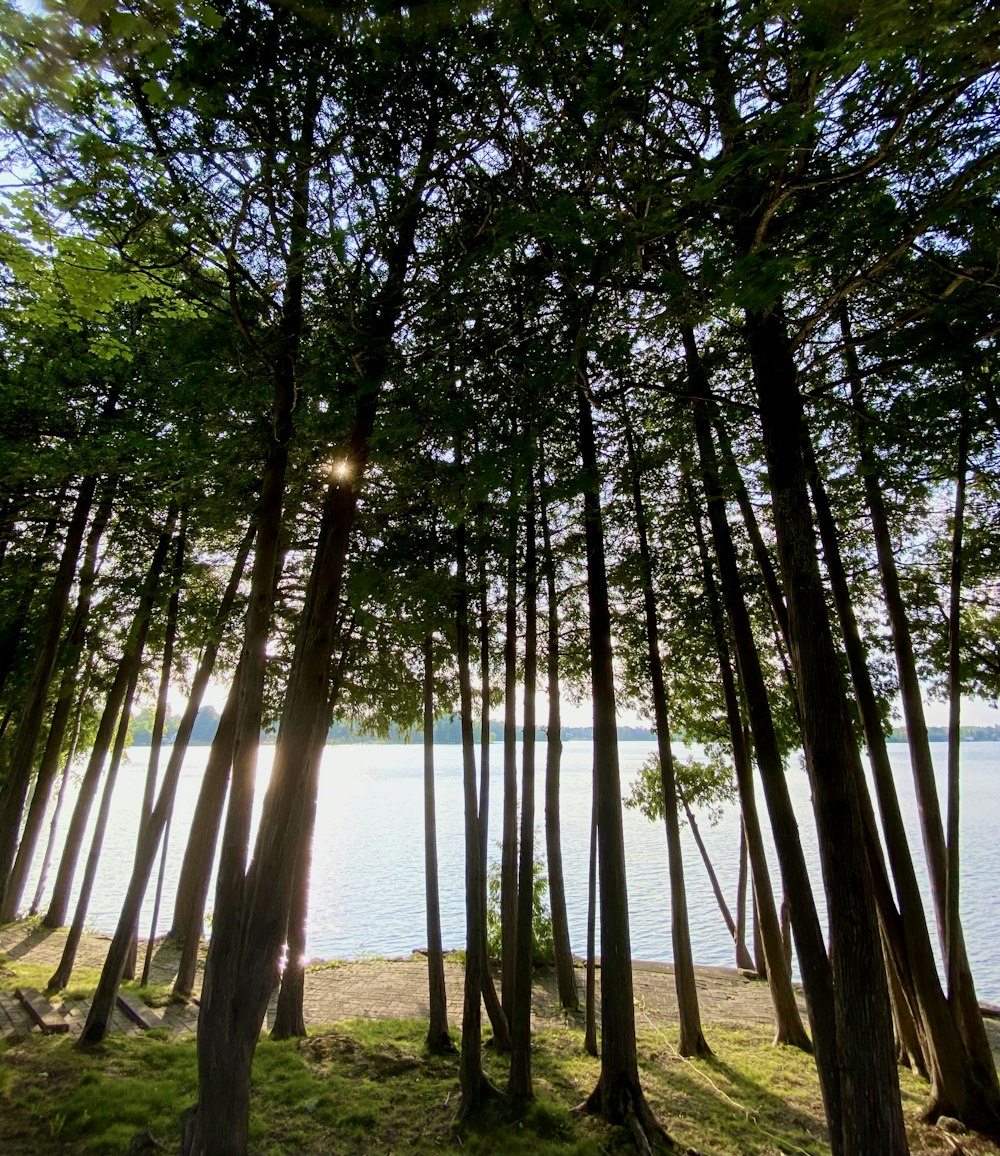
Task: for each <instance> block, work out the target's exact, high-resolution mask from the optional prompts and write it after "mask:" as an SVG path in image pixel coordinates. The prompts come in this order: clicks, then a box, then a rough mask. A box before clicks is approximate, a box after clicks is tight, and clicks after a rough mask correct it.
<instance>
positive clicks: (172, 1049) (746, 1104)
mask: <svg viewBox="0 0 1000 1156" xmlns="http://www.w3.org/2000/svg"><path fill="white" fill-rule="evenodd" d="M425 1031H426V1027H425V1025H424V1024H422V1023H419V1022H415V1021H381V1022H374V1021H362V1020H354V1021H350V1022H348V1023H345V1024H340V1025H337V1026H336V1027H334V1028H331V1029H329V1030H324V1031H320V1032H316V1033H314V1034H311V1035H310V1036H309V1037H308V1038H307V1039H305V1040H301V1041H287V1042H283V1043H272V1042H271V1041H268V1040H264V1041H262V1042H261V1045H260V1047H259V1048H258V1051H257V1057H256V1061H255V1064H254V1095H253V1115H252V1119H251V1128H250V1132H251V1151H252V1152H253V1153H254V1154H256V1156H287V1154H290V1153H294V1154H295V1156H320V1154H322V1156H355V1154H358V1153H367V1152H379V1153H383V1154H385V1156H389V1154H391V1153H404V1152H405V1153H407V1154H408V1156H424V1154H427V1156H430V1154H431V1153H434V1154H440V1153H442V1152H455V1153H458V1152H462V1153H479V1154H483V1156H485V1154H488V1153H496V1154H501V1153H502V1154H504V1156H508V1154H509V1156H521V1154H524V1156H528V1154H537V1156H555V1154H556V1153H559V1154H564V1156H585V1154H586V1156H598V1154H599V1153H607V1154H617V1153H623V1154H624V1153H629V1152H631V1151H633V1149H632V1148H631V1145H630V1142H629V1140H628V1139H627V1137H626V1136H625V1134H624V1133H623V1132H622V1131H620V1130H618V1129H609V1128H606V1127H605V1126H604V1125H603V1124H601V1123H600V1122H599V1121H596V1120H593V1119H590V1118H587V1117H582V1116H578V1115H574V1114H572V1113H571V1109H572V1108H573V1107H574V1106H575V1105H577V1104H579V1103H580V1101H581V1100H582V1099H583V1098H584V1096H585V1095H586V1093H587V1092H589V1091H590V1089H591V1088H592V1087H593V1085H594V1082H595V1081H596V1078H597V1073H598V1065H597V1063H596V1062H595V1061H594V1060H592V1059H590V1058H589V1057H587V1056H585V1055H584V1054H583V1053H582V1052H581V1050H580V1040H579V1037H578V1034H577V1033H575V1032H571V1031H569V1030H566V1031H546V1032H544V1033H542V1034H540V1035H539V1037H538V1038H537V1041H536V1049H535V1054H534V1071H535V1092H536V1099H535V1102H534V1103H533V1104H532V1105H531V1106H529V1108H528V1109H527V1110H526V1111H524V1112H523V1113H520V1114H514V1113H512V1112H511V1111H509V1110H507V1109H505V1108H503V1107H501V1106H497V1107H495V1108H493V1109H491V1110H490V1111H489V1112H488V1113H487V1115H486V1117H485V1118H484V1119H482V1120H481V1121H478V1122H477V1123H476V1124H474V1125H471V1126H465V1127H463V1128H462V1129H460V1130H459V1129H456V1126H455V1110H456V1107H457V1098H458V1064H457V1059H456V1057H453V1056H445V1057H438V1056H430V1055H428V1054H426V1052H425V1051H424V1048H423V1039H424V1033H425ZM712 1045H713V1047H714V1049H715V1055H714V1057H713V1058H711V1059H708V1060H699V1061H687V1060H682V1059H680V1058H679V1057H677V1056H676V1054H675V1052H674V1051H673V1049H672V1047H671V1045H670V1040H669V1038H668V1037H667V1036H666V1035H662V1034H660V1033H651V1032H646V1033H643V1034H642V1035H641V1037H640V1041H639V1049H640V1062H641V1065H642V1075H643V1083H644V1085H645V1087H646V1090H647V1094H648V1095H649V1098H650V1101H651V1103H652V1104H653V1107H654V1109H655V1110H656V1112H657V1113H658V1115H659V1117H660V1119H661V1120H662V1121H663V1123H664V1124H665V1125H666V1127H667V1128H668V1130H669V1131H670V1133H671V1134H672V1135H673V1136H674V1138H675V1139H676V1140H677V1141H678V1143H679V1144H681V1145H682V1146H683V1147H690V1148H694V1149H697V1150H698V1151H699V1152H702V1153H706V1154H721V1153H736V1152H739V1153H746V1154H747V1156H751V1154H752V1156H757V1154H760V1156H763V1154H765V1153H767V1154H771V1153H777V1152H798V1153H810V1154H814V1153H824V1152H826V1151H827V1150H828V1149H827V1146H826V1144H825V1141H824V1139H823V1127H822V1122H821V1121H822V1115H821V1111H820V1103H819V1094H818V1088H817V1083H816V1078H815V1072H814V1069H813V1066H812V1063H811V1061H810V1059H809V1058H808V1057H807V1056H803V1055H801V1054H800V1053H797V1052H794V1051H791V1050H789V1049H785V1048H773V1047H771V1046H770V1044H769V1042H768V1040H767V1038H766V1036H765V1035H763V1034H762V1033H760V1032H756V1033H755V1032H750V1031H745V1032H736V1031H729V1032H722V1031H716V1032H714V1033H713V1038H712ZM487 1064H488V1067H489V1074H490V1075H491V1076H492V1078H493V1079H494V1080H495V1081H496V1082H497V1083H498V1084H500V1085H502V1084H503V1082H504V1078H505V1071H504V1063H503V1060H502V1057H495V1056H492V1055H489V1056H488V1057H487ZM904 1088H905V1090H904V1096H905V1101H906V1106H907V1112H908V1115H909V1117H910V1119H911V1122H912V1131H911V1140H912V1144H913V1150H914V1152H916V1153H927V1154H930V1153H944V1152H949V1151H951V1150H952V1149H951V1148H950V1146H949V1145H948V1143H947V1141H946V1137H945V1136H944V1135H943V1134H942V1133H941V1132H940V1131H939V1130H938V1129H936V1128H925V1127H922V1126H920V1125H918V1124H917V1123H916V1113H917V1111H918V1110H919V1107H920V1103H921V1098H922V1088H921V1086H920V1084H919V1082H918V1081H917V1080H915V1079H913V1078H912V1077H910V1076H909V1075H908V1074H907V1073H904ZM196 1091H197V1079H196V1062H195V1045H194V1041H193V1040H192V1039H186V1040H180V1041H175V1042H170V1041H167V1040H162V1039H155V1038H154V1039H151V1038H149V1036H144V1037H137V1038H133V1039H125V1038H120V1037H119V1038H115V1037H112V1038H110V1039H109V1040H108V1041H106V1043H105V1044H103V1045H102V1046H101V1047H100V1048H97V1049H95V1050H94V1051H93V1052H88V1053H84V1052H81V1051H80V1050H79V1049H78V1048H76V1047H74V1045H73V1043H72V1042H71V1041H70V1040H68V1039H67V1038H65V1037H62V1038H53V1037H40V1036H28V1037H24V1038H22V1039H20V1040H17V1041H7V1042H6V1043H4V1044H3V1046H2V1047H0V1104H2V1111H0V1152H3V1153H5V1156H29V1154H30V1156H35V1154H37V1153H39V1152H46V1153H52V1154H53V1156H56V1154H66V1156H69V1154H74V1156H76V1154H83V1153H86V1154H88V1156H89V1154H91V1153H93V1154H94V1156H104V1154H107V1156H121V1154H124V1153H125V1152H126V1150H127V1149H128V1146H129V1144H130V1142H131V1140H132V1138H133V1137H134V1136H135V1135H136V1133H138V1132H143V1131H146V1132H149V1133H151V1135H152V1136H153V1138H154V1139H155V1140H156V1141H157V1142H158V1143H159V1144H162V1145H163V1146H164V1148H165V1150H166V1151H169V1152H175V1151H176V1150H177V1145H178V1142H179V1135H180V1133H179V1122H180V1116H181V1113H182V1112H183V1110H184V1109H185V1108H186V1107H187V1106H188V1105H190V1104H191V1103H193V1102H194V1100H195V1097H196ZM962 1144H963V1147H964V1150H965V1151H966V1152H968V1153H970V1154H972V1153H976V1154H986V1153H995V1152H996V1149H995V1148H993V1147H991V1146H990V1145H988V1144H985V1143H983V1142H980V1141H978V1140H974V1139H970V1138H969V1137H967V1136H966V1137H962Z"/></svg>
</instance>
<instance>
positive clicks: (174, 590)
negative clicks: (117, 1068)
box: [124, 508, 187, 979]
mask: <svg viewBox="0 0 1000 1156" xmlns="http://www.w3.org/2000/svg"><path fill="white" fill-rule="evenodd" d="M186 547H187V509H186V508H185V510H184V512H183V514H182V515H181V525H180V531H179V533H178V535H177V546H176V550H175V553H174V566H173V574H172V580H171V584H170V598H169V600H168V602H167V622H166V628H165V630H164V635H163V654H162V656H161V658H160V685H159V687H158V690H157V695H156V707H155V709H154V711H153V727H152V731H151V733H150V736H149V762H148V763H147V765H146V782H145V785H144V787H143V792H142V806H141V808H140V811H139V831H138V834H137V835H136V841H135V856H134V859H133V865H132V870H133V872H134V871H135V870H136V868H137V867H138V865H139V856H140V846H141V843H142V832H143V828H144V827H145V825H146V823H147V822H148V821H149V816H150V814H151V812H152V810H153V799H154V797H155V795H156V779H157V775H158V774H159V767H160V750H161V748H162V746H163V731H164V728H165V726H166V721H167V705H168V697H169V694H170V678H171V673H172V671H173V665H174V645H175V643H176V641H177V623H178V619H179V617H180V607H181V585H182V583H183V581H184V551H185V549H186ZM138 949H139V912H138V911H137V912H136V916H135V924H134V926H133V928H132V942H131V943H130V944H129V951H128V959H127V960H126V962H125V973H124V974H125V978H126V979H135V964H136V955H137V952H138Z"/></svg>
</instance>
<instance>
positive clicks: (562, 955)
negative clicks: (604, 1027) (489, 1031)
mask: <svg viewBox="0 0 1000 1156" xmlns="http://www.w3.org/2000/svg"><path fill="white" fill-rule="evenodd" d="M545 491H546V487H545V470H544V466H542V465H541V463H540V465H539V498H540V500H539V521H540V523H541V528H542V573H543V574H544V576H545V590H546V644H547V645H546V676H547V684H548V698H549V712H548V724H547V726H546V730H545V857H546V862H547V863H548V871H549V905H550V908H551V910H552V944H553V950H554V954H555V964H556V982H557V983H558V985H559V1002H560V1003H561V1004H562V1006H563V1007H564V1008H569V1009H571V1010H574V1011H575V1010H576V1009H577V1008H578V1007H579V1006H580V996H579V993H578V992H577V989H576V972H575V969H574V967H573V950H572V948H571V946H570V938H569V916H568V915H567V912H566V883H565V878H564V875H563V861H562V832H561V829H560V827H561V825H560V820H559V772H560V768H561V763H562V708H561V704H560V701H559V696H560V693H561V691H560V687H559V597H558V593H557V590H556V558H555V553H554V551H553V549H552V531H551V528H550V526H549V514H548V502H547V500H546V492H545Z"/></svg>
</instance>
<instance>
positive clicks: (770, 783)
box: [687, 346, 844, 1156]
mask: <svg viewBox="0 0 1000 1156" xmlns="http://www.w3.org/2000/svg"><path fill="white" fill-rule="evenodd" d="M692 352H693V353H694V354H695V355H696V354H697V350H696V348H694V347H693V346H692ZM687 364H688V374H689V377H690V381H691V384H692V406H693V410H694V419H695V432H696V436H697V441H698V452H699V458H700V463H701V472H702V484H703V486H704V488H705V496H706V505H707V508H708V515H709V522H710V524H711V527H712V540H713V544H714V546H715V557H716V560H717V562H718V565H719V582H720V586H721V591H722V601H723V603H724V605H725V609H726V617H727V618H728V619H729V626H730V630H731V632H732V638H733V645H734V649H735V652H736V661H737V666H738V670H739V675H740V681H741V683H742V686H743V691H744V695H745V698H746V705H747V712H748V715H749V719H750V729H751V732H752V734H753V739H754V749H755V752H756V755H757V765H758V767H759V769H760V775H761V782H762V785H763V787H764V796H765V799H766V801H767V808H768V813H769V815H770V818H771V830H772V833H773V836H774V844H775V848H776V849H777V852H778V863H779V866H780V869H781V877H782V882H783V884H784V888H785V892H786V894H787V895H788V896H789V897H790V899H791V904H792V916H793V918H792V927H793V932H794V935H795V945H796V948H797V949H798V955H799V964H800V966H801V968H802V979H803V983H804V986H805V994H806V1004H807V1007H808V1011H809V1019H810V1023H811V1026H812V1032H813V1045H814V1047H815V1049H816V1052H817V1056H818V1057H822V1059H821V1060H819V1062H818V1063H817V1070H818V1072H819V1078H820V1088H821V1091H822V1094H823V1103H824V1106H825V1108H826V1116H827V1121H828V1126H829V1129H830V1146H831V1149H832V1150H833V1153H834V1156H840V1154H842V1153H844V1148H843V1141H842V1137H841V1135H840V1127H841V1116H840V1075H839V1068H838V1066H837V1043H836V1041H837V1037H836V1023H835V1019H834V1006H833V981H832V976H831V973H830V961H829V959H828V958H827V954H826V946H825V944H824V942H823V932H822V930H821V928H820V923H819V918H818V916H817V914H816V904H815V902H814V900H813V894H812V886H811V884H810V881H809V872H808V870H807V868H806V861H805V855H804V854H803V851H802V843H801V840H800V838H799V829H798V821H797V820H796V818H795V812H794V810H793V809H792V802H791V798H790V797H789V794H788V784H787V782H786V780H785V767H784V763H783V760H782V757H781V751H780V749H779V746H778V739H777V735H776V733H775V729H774V720H773V718H772V716H771V707H770V703H769V701H768V696H767V687H766V685H765V683H764V675H763V671H762V669H761V660H760V655H759V654H758V652H757V646H756V642H755V639H754V634H753V628H752V626H751V623H750V616H749V614H748V612H747V607H746V603H745V601H744V597H743V588H742V580H741V578H740V572H739V567H738V565H737V561H736V550H735V547H734V545H733V539H732V533H731V530H730V527H729V523H728V521H727V519H726V512H725V499H724V495H723V491H722V485H721V481H720V478H719V472H718V464H717V459H716V455H715V445H714V442H713V441H712V437H711V428H710V424H709V421H708V415H706V414H704V413H703V412H701V410H702V407H703V406H707V405H710V404H711V401H710V398H711V393H710V390H709V387H708V381H707V377H705V375H704V371H703V370H702V369H700V361H699V360H697V358H696V357H693V356H690V355H689V356H688V362H687ZM704 563H705V558H704V556H703V570H704ZM705 573H706V579H705V582H706V589H707V590H708V591H709V597H710V598H711V597H712V591H713V590H714V589H715V585H714V581H713V580H712V579H711V569H710V568H709V569H708V570H706V571H705ZM713 629H714V632H715V635H716V647H717V648H719V646H720V644H721V645H722V647H723V650H725V649H726V646H725V638H724V633H723V634H722V635H721V636H720V630H719V623H718V616H717V615H716V622H715V624H714V627H713ZM727 669H728V659H727V660H726V661H725V662H722V661H720V672H721V676H722V678H723V686H724V687H726V686H727V685H728V683H729V682H730V681H731V678H732V674H731V671H730V673H729V676H728V678H727V674H726V671H727ZM726 713H727V718H728V720H729V730H730V736H731V738H732V741H733V752H734V762H735V766H736V773H737V782H738V784H739V788H740V799H741V805H742V807H743V818H744V827H745V829H746V832H747V845H748V850H749V853H750V863H751V868H752V871H753V877H754V925H755V928H756V932H755V944H754V953H755V957H756V956H757V955H758V952H757V944H756V939H757V936H758V935H759V937H760V941H761V948H762V950H763V953H764V970H765V971H766V972H767V973H768V980H769V981H771V979H772V977H771V975H770V970H771V968H772V967H774V968H781V969H782V970H785V965H784V952H783V950H782V949H781V947H780V942H781V933H780V929H777V930H776V925H777V918H776V914H775V924H774V926H772V927H771V929H770V930H769V931H768V933H767V944H766V946H765V944H764V931H763V928H762V926H761V920H762V918H763V919H764V920H765V921H767V922H768V923H769V924H770V914H769V912H768V911H767V897H768V896H771V895H772V894H773V893H772V891H771V887H770V884H769V880H768V874H767V864H766V860H765V859H764V858H763V856H760V857H759V858H758V857H757V852H756V846H757V843H756V839H755V836H754V834H753V831H752V826H753V819H752V817H751V816H753V815H755V814H756V808H755V804H754V802H753V775H752V772H751V771H750V767H749V761H748V760H744V759H743V758H742V757H740V755H739V754H738V752H743V751H745V750H746V745H745V743H744V742H743V727H742V721H741V719H740V710H739V699H738V697H737V695H736V691H735V687H733V689H732V690H731V692H727V693H726ZM764 880H768V885H767V887H766V891H765V887H764ZM770 911H771V912H773V911H774V906H773V898H772V899H771V903H770ZM757 970H758V972H760V970H761V968H760V966H759V964H758V968H757ZM780 982H781V987H780V988H776V987H775V986H774V985H773V983H772V987H771V992H772V1002H773V1000H774V997H775V993H776V992H777V991H779V990H780V991H782V992H784V991H785V985H784V980H783V979H782V980H781V981H780ZM783 1007H784V1004H783ZM786 1010H788V1009H786ZM775 1014H776V1018H778V1031H779V1033H780V1032H781V1030H782V1025H784V1027H785V1028H788V1027H790V1026H791V1022H792V1021H788V1020H786V1019H785V1017H784V1013H779V1012H778V1011H777V1009H775ZM803 1036H804V1033H799V1034H797V1035H796V1037H795V1039H794V1042H795V1043H796V1044H798V1045H799V1046H804V1045H803V1039H802V1037H803Z"/></svg>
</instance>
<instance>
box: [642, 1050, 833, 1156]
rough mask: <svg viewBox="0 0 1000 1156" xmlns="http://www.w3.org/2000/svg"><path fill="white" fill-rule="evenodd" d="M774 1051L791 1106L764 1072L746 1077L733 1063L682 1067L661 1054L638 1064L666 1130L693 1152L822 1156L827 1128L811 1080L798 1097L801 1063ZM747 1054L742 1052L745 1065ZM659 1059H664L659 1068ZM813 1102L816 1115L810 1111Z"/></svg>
mask: <svg viewBox="0 0 1000 1156" xmlns="http://www.w3.org/2000/svg"><path fill="white" fill-rule="evenodd" d="M712 1042H713V1044H714V1041H712ZM780 1053H783V1054H784V1056H785V1057H787V1060H788V1063H789V1067H790V1068H792V1069H793V1073H794V1074H792V1075H791V1076H790V1083H789V1085H788V1087H789V1092H790V1095H794V1096H795V1097H796V1099H797V1101H798V1102H796V1099H790V1098H788V1097H786V1096H783V1095H782V1094H781V1092H780V1091H778V1090H775V1086H774V1085H771V1084H770V1080H769V1079H768V1073H766V1072H759V1071H754V1072H753V1073H751V1072H749V1071H747V1070H745V1069H744V1068H743V1067H741V1065H740V1063H739V1061H738V1060H736V1061H735V1062H731V1061H730V1059H729V1058H725V1059H724V1058H721V1057H720V1056H719V1055H713V1056H709V1057H708V1058H706V1059H701V1060H698V1061H691V1062H688V1061H685V1060H680V1059H678V1058H676V1057H675V1056H670V1057H669V1059H668V1057H666V1056H664V1055H663V1054H662V1053H661V1054H660V1055H659V1056H657V1057H655V1058H654V1057H649V1059H653V1060H654V1062H653V1063H652V1064H651V1063H650V1062H649V1059H647V1061H646V1063H642V1061H640V1062H641V1063H642V1067H643V1083H644V1086H645V1087H646V1088H647V1091H648V1092H649V1093H650V1094H651V1098H652V1100H653V1102H654V1105H655V1110H656V1111H657V1112H658V1113H660V1114H661V1119H662V1120H663V1121H664V1123H665V1124H666V1126H667V1128H668V1130H669V1131H670V1132H671V1133H672V1134H674V1135H675V1136H676V1138H677V1139H678V1140H680V1141H682V1142H684V1143H690V1144H692V1145H693V1146H694V1147H695V1148H696V1149H697V1150H698V1151H704V1152H740V1153H745V1154H746V1156H753V1154H756V1153H771V1152H773V1151H774V1150H775V1148H776V1147H777V1148H778V1149H780V1150H781V1151H793V1152H804V1153H810V1154H812V1153H815V1154H816V1156H820V1154H824V1153H828V1152H829V1150H830V1149H829V1143H828V1140H827V1130H826V1122H825V1119H824V1117H823V1113H822V1108H821V1107H820V1106H819V1091H818V1084H817V1082H816V1078H815V1075H814V1074H813V1075H812V1078H811V1080H810V1081H809V1082H805V1081H802V1082H801V1095H799V1094H798V1092H799V1087H800V1080H799V1078H798V1077H799V1076H800V1075H801V1074H802V1068H801V1067H800V1064H801V1059H803V1058H804V1057H801V1055H800V1053H796V1052H794V1051H793V1050H792V1049H780ZM752 1055H753V1053H748V1059H750V1057H751V1056H752ZM768 1059H771V1057H770V1056H768ZM664 1060H668V1062H667V1063H666V1064H665V1065H664V1063H663V1061H664ZM657 1068H658V1069H659V1070H658V1071H657ZM778 1086H779V1087H780V1084H779V1085H778ZM813 1099H815V1102H816V1105H817V1107H816V1109H815V1110H812V1109H811V1107H810V1106H809V1102H810V1101H811V1100H813ZM688 1131H690V1139H688V1138H687V1135H686V1134H687V1132H688Z"/></svg>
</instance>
